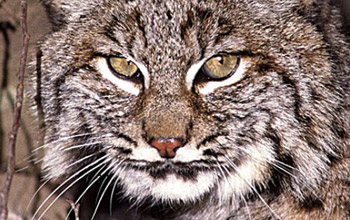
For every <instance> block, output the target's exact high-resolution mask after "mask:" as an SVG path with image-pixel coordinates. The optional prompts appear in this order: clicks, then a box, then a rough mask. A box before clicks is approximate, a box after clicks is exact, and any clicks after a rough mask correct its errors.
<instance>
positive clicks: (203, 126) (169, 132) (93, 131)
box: [32, 0, 350, 220]
mask: <svg viewBox="0 0 350 220" xmlns="http://www.w3.org/2000/svg"><path fill="white" fill-rule="evenodd" d="M42 3H43V5H44V6H45V8H46V9H47V12H48V15H49V17H50V21H51V23H52V32H51V33H50V34H48V35H47V36H46V38H45V39H44V40H43V41H42V42H41V44H40V47H39V52H38V55H37V62H36V71H35V73H34V74H33V77H32V87H33V91H32V94H33V98H34V99H35V102H36V105H35V106H36V110H37V111H36V112H37V115H38V118H39V119H40V121H41V126H42V130H43V134H44V135H43V136H44V137H43V141H44V144H43V146H42V148H43V149H44V150H45V156H44V159H43V165H42V166H43V171H44V173H45V178H46V179H47V180H55V181H59V182H60V185H59V186H58V187H57V188H56V189H54V191H53V194H54V193H56V196H57V197H60V196H62V194H63V193H68V195H70V196H72V198H73V201H74V202H75V204H80V212H79V217H80V219H83V220H85V219H104V220H105V219H118V220H119V219H145V220H146V219H149V220H151V219H162V220H163V219H177V220H181V219H183V220H191V219H192V220H202V219H203V220H216V219H218V220H226V219H234V220H243V219H244V220H246V219H255V220H262V219H283V220H287V219H288V220H296V219H350V159H349V155H350V151H349V148H350V139H349V132H350V106H349V105H350V99H349V94H350V90H349V89H350V86H349V85H350V46H349V44H350V41H349V32H348V29H347V28H346V25H345V22H344V19H343V17H342V16H341V10H340V9H341V7H340V6H339V4H338V3H337V2H336V1H331V0H322V1H321V0H284V1H277V0H229V1H228V0H223V1H215V0H207V1H201V0H190V1H182V0H169V1H161V0H150V1H142V0H85V1H80V0H42ZM53 194H52V195H53ZM51 197H52V196H51ZM45 203H47V204H50V203H49V202H47V201H46V202H45ZM50 206H51V208H53V207H52V206H54V203H51V205H50ZM43 207H44V206H40V207H39V209H38V212H37V213H35V216H34V217H33V218H42V217H43V216H44V214H45V209H44V208H43ZM40 213H42V214H41V215H40ZM67 215H69V214H67ZM71 218H72V219H73V217H71Z"/></svg>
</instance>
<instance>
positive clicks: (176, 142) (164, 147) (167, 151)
mask: <svg viewBox="0 0 350 220" xmlns="http://www.w3.org/2000/svg"><path fill="white" fill-rule="evenodd" d="M150 145H151V146H152V147H154V148H156V149H157V150H158V153H159V155H160V156H161V157H163V158H174V157H175V155H176V154H175V152H176V151H177V150H178V149H179V148H180V147H182V146H183V141H182V139H180V138H152V139H151V141H150Z"/></svg>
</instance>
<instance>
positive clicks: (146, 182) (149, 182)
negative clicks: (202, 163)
mask: <svg viewBox="0 0 350 220" xmlns="http://www.w3.org/2000/svg"><path fill="white" fill-rule="evenodd" d="M118 172H119V175H118V178H119V180H120V181H121V183H122V185H123V187H124V191H125V194H126V195H127V196H128V197H129V196H131V197H133V198H136V199H138V200H142V199H145V198H148V197H149V196H152V197H153V198H154V199H155V200H157V201H163V202H164V201H166V202H184V203H187V202H194V201H198V200H199V199H201V197H202V196H203V195H204V194H205V193H207V192H209V191H211V190H212V189H213V188H214V187H215V183H216V182H217V176H216V175H215V173H203V172H200V173H199V174H198V176H197V178H196V179H195V180H184V179H183V178H180V177H178V176H176V175H175V174H169V175H167V176H166V177H165V178H158V179H154V178H153V177H151V176H150V175H149V174H148V173H146V172H143V171H138V170H133V169H122V170H118Z"/></svg>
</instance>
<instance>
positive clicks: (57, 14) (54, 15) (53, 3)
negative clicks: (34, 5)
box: [40, 0, 67, 27]
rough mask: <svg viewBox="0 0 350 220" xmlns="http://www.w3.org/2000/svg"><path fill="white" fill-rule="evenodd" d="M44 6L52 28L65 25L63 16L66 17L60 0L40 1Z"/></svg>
mask: <svg viewBox="0 0 350 220" xmlns="http://www.w3.org/2000/svg"><path fill="white" fill-rule="evenodd" d="M40 2H41V4H42V5H43V6H44V8H45V10H46V13H47V15H48V17H49V19H50V22H51V23H52V24H53V26H54V27H58V26H60V25H62V24H63V23H65V19H64V18H65V16H66V15H67V14H66V12H65V10H64V8H63V4H62V1H61V0H40Z"/></svg>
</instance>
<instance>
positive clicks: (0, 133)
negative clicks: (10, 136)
mask: <svg viewBox="0 0 350 220" xmlns="http://www.w3.org/2000/svg"><path fill="white" fill-rule="evenodd" d="M9 31H15V27H13V26H12V25H11V23H9V22H0V33H2V35H3V37H4V45H5V48H4V55H3V57H4V58H3V60H2V62H3V66H2V79H1V82H0V105H1V103H2V101H3V99H2V97H3V94H4V92H5V90H6V89H7V88H8V78H9V77H8V75H9V62H10V42H11V41H10V37H9ZM2 119H3V112H2V109H1V108H0V149H3V148H5V147H4V146H5V129H4V127H3V122H2ZM2 158H3V156H2V150H0V168H1V170H2V169H5V166H3V165H4V164H3V162H2Z"/></svg>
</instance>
